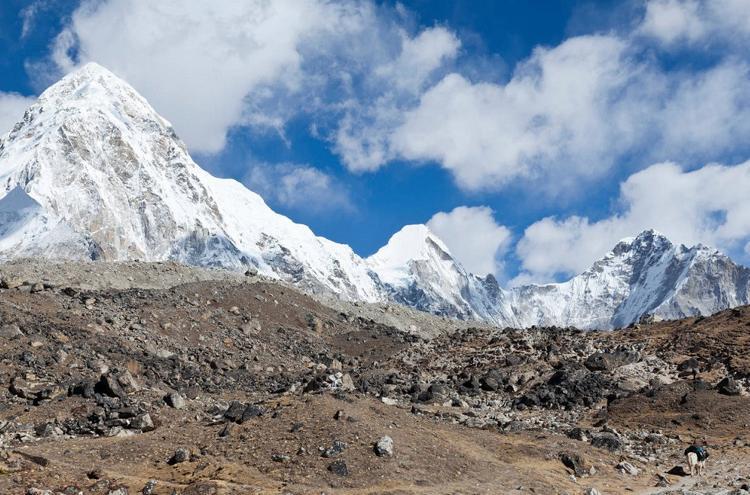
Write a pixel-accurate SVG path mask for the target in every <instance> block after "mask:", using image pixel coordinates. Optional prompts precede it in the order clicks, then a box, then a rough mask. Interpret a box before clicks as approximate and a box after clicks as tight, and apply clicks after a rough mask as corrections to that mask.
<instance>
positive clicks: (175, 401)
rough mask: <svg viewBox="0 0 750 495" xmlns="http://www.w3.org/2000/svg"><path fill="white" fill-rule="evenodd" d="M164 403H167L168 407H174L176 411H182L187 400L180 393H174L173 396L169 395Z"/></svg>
mask: <svg viewBox="0 0 750 495" xmlns="http://www.w3.org/2000/svg"><path fill="white" fill-rule="evenodd" d="M164 402H166V403H167V405H168V406H170V407H173V408H175V409H182V408H184V407H185V404H186V403H185V398H184V397H182V395H181V394H180V393H178V392H172V393H171V394H168V395H167V396H166V397H165V398H164Z"/></svg>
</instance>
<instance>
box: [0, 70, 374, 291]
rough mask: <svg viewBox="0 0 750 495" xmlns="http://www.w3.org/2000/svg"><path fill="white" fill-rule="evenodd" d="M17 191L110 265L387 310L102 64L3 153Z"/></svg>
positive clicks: (3, 172)
mask: <svg viewBox="0 0 750 495" xmlns="http://www.w3.org/2000/svg"><path fill="white" fill-rule="evenodd" d="M16 187H20V188H21V189H23V190H24V191H25V192H26V193H27V194H28V195H29V196H31V197H32V198H33V199H34V200H36V201H37V202H38V203H39V204H40V205H41V207H42V208H43V209H44V211H46V212H48V213H49V214H50V215H53V216H54V217H56V218H60V219H62V220H63V221H64V222H66V223H67V224H68V225H70V226H71V227H72V228H73V229H75V230H76V231H78V232H83V233H86V234H87V235H89V236H90V237H91V238H92V239H93V241H94V242H95V243H96V244H97V245H98V246H100V249H101V257H102V258H103V259H106V260H123V259H142V260H163V259H168V258H172V259H178V260H181V261H184V262H186V263H195V264H203V265H222V266H226V267H229V268H241V267H246V266H247V267H254V268H256V269H257V270H259V271H260V272H262V273H264V274H266V275H270V276H274V277H279V278H283V279H285V280H288V281H291V282H294V283H296V284H298V285H300V286H301V287H303V288H305V289H307V290H310V291H313V292H317V291H326V292H333V293H335V294H338V295H340V296H341V297H344V298H347V299H357V300H367V301H374V300H379V298H380V294H381V289H380V287H379V282H378V280H377V277H376V276H374V274H372V273H371V272H370V271H369V268H368V266H367V265H366V263H364V262H363V261H362V260H361V259H360V258H359V257H358V256H357V255H356V254H354V252H353V251H352V250H351V249H350V248H349V247H348V246H345V245H341V244H336V243H333V242H330V241H328V240H326V239H323V238H319V237H316V236H315V235H314V234H313V233H312V231H310V229H309V228H308V227H306V226H304V225H299V224H295V223H293V222H292V221H291V220H289V219H288V218H286V217H284V216H282V215H278V214H276V213H275V212H273V211H272V210H271V209H270V208H269V207H268V206H267V205H266V204H265V203H264V202H263V200H262V199H261V198H260V196H258V195H257V194H255V193H253V192H252V191H249V190H248V189H246V188H245V187H244V186H242V185H241V184H239V183H237V182H236V181H233V180H223V179H217V178H215V177H212V176H211V175H209V174H208V173H207V172H205V171H204V170H202V169H201V168H200V167H198V166H197V165H196V164H195V163H194V162H193V160H192V159H191V158H190V156H189V154H188V152H187V150H186V148H185V146H184V144H183V143H182V142H181V141H180V140H179V139H178V138H177V136H176V135H175V133H174V131H173V129H172V127H171V125H170V124H169V122H167V121H166V120H164V119H163V118H162V117H160V116H159V115H158V114H157V113H156V112H155V111H154V109H153V108H152V107H151V106H150V105H149V104H148V102H147V101H146V100H145V99H144V98H143V97H141V96H140V95H139V94H138V93H137V92H136V91H135V90H134V89H133V88H132V87H130V86H129V85H128V84H127V83H126V82H124V81H123V80H121V79H119V78H118V77H116V76H114V75H113V74H112V73H111V72H109V71H108V70H106V69H104V68H102V67H101V66H99V65H96V64H88V65H86V66H85V67H83V68H82V69H80V70H78V71H76V72H74V73H72V74H69V75H68V76H66V77H65V78H63V79H62V80H61V81H60V82H58V83H57V84H55V85H53V86H52V87H50V88H49V89H48V90H47V91H45V92H44V93H43V94H42V95H41V96H40V98H39V100H38V101H37V103H35V104H34V105H32V106H31V107H30V108H29V109H28V110H27V112H26V113H25V115H24V117H23V120H22V121H21V122H19V123H18V124H17V125H16V126H15V127H14V128H13V130H12V131H11V132H10V133H9V134H8V135H7V136H6V137H5V138H4V139H3V140H2V142H0V188H1V190H2V191H5V192H7V191H11V190H12V189H14V188H16ZM0 194H2V193H0ZM18 254H19V255H20V254H21V253H18Z"/></svg>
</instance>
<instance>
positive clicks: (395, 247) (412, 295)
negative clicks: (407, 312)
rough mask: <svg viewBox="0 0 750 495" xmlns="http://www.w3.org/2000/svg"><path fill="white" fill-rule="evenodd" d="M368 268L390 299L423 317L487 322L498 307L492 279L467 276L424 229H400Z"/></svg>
mask: <svg viewBox="0 0 750 495" xmlns="http://www.w3.org/2000/svg"><path fill="white" fill-rule="evenodd" d="M367 262H368V263H369V264H370V266H371V267H372V268H373V270H374V271H375V272H376V273H377V274H378V276H379V277H380V280H381V281H382V282H383V283H384V284H385V286H386V289H387V291H388V293H389V297H390V298H391V299H393V300H394V301H396V302H398V303H401V304H404V305H407V306H411V307H413V308H417V309H420V310H422V311H428V312H430V313H434V314H438V315H445V316H451V317H455V318H462V319H466V318H481V319H488V320H491V319H492V318H491V315H492V313H493V311H494V308H495V307H496V306H497V305H498V304H499V303H500V297H501V294H502V292H501V290H500V287H499V286H498V284H497V281H496V280H495V279H494V277H492V276H491V275H490V276H488V277H487V278H486V279H480V278H479V277H476V276H475V275H472V274H470V273H468V272H467V271H466V270H465V269H464V268H463V266H461V264H460V263H459V262H458V261H456V260H455V259H454V258H453V256H452V255H451V254H450V252H449V250H448V248H447V247H446V246H445V244H444V243H443V241H441V240H440V239H439V238H438V237H437V236H436V235H435V234H433V233H432V232H430V230H429V229H428V228H427V226H425V225H407V226H406V227H404V228H402V229H401V230H400V231H399V232H397V233H396V234H394V235H393V236H392V237H391V239H390V240H389V241H388V243H387V244H386V245H385V246H383V247H382V248H380V250H378V252H377V253H375V254H374V255H372V256H370V257H369V258H368V259H367Z"/></svg>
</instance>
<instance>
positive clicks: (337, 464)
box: [328, 459, 349, 476]
mask: <svg viewBox="0 0 750 495" xmlns="http://www.w3.org/2000/svg"><path fill="white" fill-rule="evenodd" d="M328 470H329V471H330V472H332V473H333V474H335V475H337V476H349V468H348V467H347V466H346V462H344V461H343V460H342V459H337V460H335V461H333V462H332V463H330V464H329V465H328Z"/></svg>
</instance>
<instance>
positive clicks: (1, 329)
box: [0, 325, 23, 340]
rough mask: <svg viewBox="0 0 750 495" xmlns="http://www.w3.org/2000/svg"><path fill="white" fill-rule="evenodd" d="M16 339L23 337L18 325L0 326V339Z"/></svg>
mask: <svg viewBox="0 0 750 495" xmlns="http://www.w3.org/2000/svg"><path fill="white" fill-rule="evenodd" d="M18 337H23V332H22V331H21V329H20V328H18V325H3V326H0V338H3V339H9V340H10V339H15V338H18Z"/></svg>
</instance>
